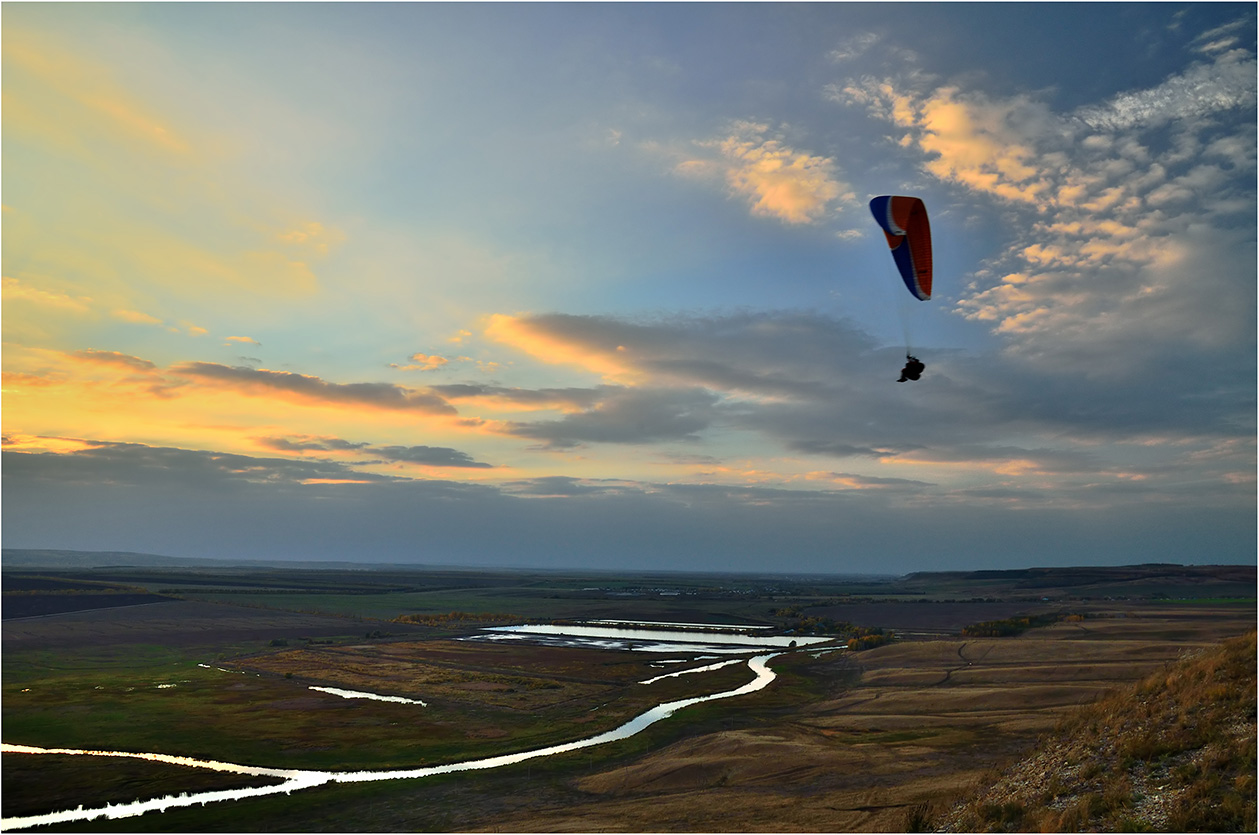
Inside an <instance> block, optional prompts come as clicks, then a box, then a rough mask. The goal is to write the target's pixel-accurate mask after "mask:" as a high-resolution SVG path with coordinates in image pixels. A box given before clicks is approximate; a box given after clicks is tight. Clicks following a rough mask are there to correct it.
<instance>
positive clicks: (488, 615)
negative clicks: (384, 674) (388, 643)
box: [393, 612, 520, 626]
mask: <svg viewBox="0 0 1259 835" xmlns="http://www.w3.org/2000/svg"><path fill="white" fill-rule="evenodd" d="M393 620H394V622H395V623H418V624H420V625H421V626H459V625H461V624H465V623H519V622H520V617H519V616H517V615H504V614H499V613H496V612H445V613H441V614H439V613H433V612H417V613H415V614H412V615H398V617H396V618H394V619H393Z"/></svg>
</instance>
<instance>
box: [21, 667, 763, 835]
mask: <svg viewBox="0 0 1259 835" xmlns="http://www.w3.org/2000/svg"><path fill="white" fill-rule="evenodd" d="M779 654H781V653H777V652H774V653H768V654H765V655H758V656H755V657H753V658H749V659H748V661H747V665H748V668H749V669H750V670H751V671H752V673H754V678H753V679H752V681H750V682H748V683H747V684H745V685H743V686H742V687H736V688H735V689H733V690H726V691H724V692H721V693H713V694H710V695H708V696H696V697H694V698H690V699H681V700H678V701H673V702H665V703H663V704H659V705H657V706H656V707H654V708H652V709H651V710H648V711H647V712H645V713H642V714H640V715H638V716H636V717H634V718H633V719H631V720H630V721H628V722H626V723H625V724H623V725H621V726H620V727H618V728H614V729H613V730H610V731H606V732H604V733H601V734H597V735H596V736H592V737H589V738H586V739H579V740H576V741H574V742H566V743H563V744H561V745H553V746H550V747H548V748H538V749H535V750H533V751H522V752H520V753H516V754H503V755H501V756H497V757H486V758H484V759H479V760H468V761H467V762H461V763H449V764H447V765H437V766H428V767H425V768H413V769H395V770H390V771H307V770H303V769H280V768H263V767H260V766H251V765H237V764H235V763H225V762H217V761H213V760H195V759H192V758H189V757H179V756H174V755H170V754H142V753H134V752H127V751H89V750H80V749H68V748H34V747H31V746H26V745H10V744H7V743H4V744H0V753H12V754H70V755H83V756H97V757H132V758H135V759H142V760H149V761H151V762H160V763H169V764H171V765H182V766H191V767H194V768H206V769H211V770H214V771H224V772H231V773H234V774H246V775H251V776H263V777H275V778H279V779H281V780H283V781H284V782H282V783H278V784H276V785H271V786H255V787H253V788H245V789H227V790H220V791H208V792H197V793H194V794H188V793H183V794H180V795H169V796H166V797H160V798H154V799H150V800H137V801H135V802H133V803H119V804H109V805H106V806H102V807H97V808H92V809H84V808H83V807H82V806H79V807H78V808H77V809H69V810H66V811H63V812H50V813H48V814H44V815H29V816H26V817H12V818H6V819H3V820H0V830H4V831H7V830H13V829H26V828H29V827H33V826H42V825H46V824H53V823H69V822H73V821H90V820H95V819H97V818H102V817H103V818H129V817H136V816H138V815H144V814H147V813H149V812H162V811H165V810H167V809H175V808H180V807H185V806H197V805H205V804H207V803H217V802H219V801H222V800H244V799H246V798H250V797H262V796H264V795H273V794H290V793H292V792H295V791H300V790H302V789H309V788H313V787H315V786H322V785H324V784H327V783H365V782H373V781H377V780H411V779H418V778H421V777H430V776H432V775H435V774H450V773H453V772H457V771H476V770H481V769H489V768H500V767H502V766H505V765H514V764H515V763H521V762H525V761H526V760H532V759H536V758H538V757H549V756H553V755H555V754H564V753H568V752H569V751H577V750H579V749H582V748H590V747H592V746H595V745H602V744H604V743H606V742H613V741H616V740H619V739H627V738H628V737H631V736H633V735H634V734H637V733H639V732H640V731H642V730H643V729H644V728H647V727H650V726H651V725H652V724H654V723H656V722H659V721H660V720H661V719H665V718H667V717H669V716H671V715H673V713H674V712H676V711H678V710H681V709H682V708H684V707H689V706H690V705H695V704H699V703H701V702H711V701H715V700H717V699H728V698H732V697H734V696H743V695H746V694H748V693H754V692H756V691H757V690H761V689H763V688H765V687H766V686H768V685H769V683H770V682H771V681H773V680H774V679H775V678H776V677H777V676H776V674H775V673H774V671H773V670H772V669H770V667H769V661H770V659H771V658H773V657H774V656H776V655H779ZM713 666H714V667H717V666H724V664H722V665H713Z"/></svg>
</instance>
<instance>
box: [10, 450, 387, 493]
mask: <svg viewBox="0 0 1259 835" xmlns="http://www.w3.org/2000/svg"><path fill="white" fill-rule="evenodd" d="M79 443H80V444H81V445H82V448H79V449H75V450H73V451H70V452H62V453H58V452H21V451H6V452H5V471H6V473H5V474H6V478H8V477H9V476H10V475H11V476H12V477H13V478H14V479H15V480H16V481H19V482H23V483H28V484H29V483H55V484H60V485H70V484H81V485H85V486H89V487H95V488H96V489H100V488H101V486H102V485H163V484H182V485H186V486H190V487H195V488H197V489H214V490H222V489H226V488H228V487H229V486H230V485H231V484H233V483H236V484H240V483H252V484H265V485H271V486H279V485H290V486H292V485H301V484H305V483H307V482H316V483H323V482H326V481H329V480H331V481H351V482H360V483H361V482H385V481H392V480H395V479H394V478H393V477H392V476H381V475H374V474H371V473H363V472H359V471H356V470H353V469H351V468H349V467H347V466H346V465H344V464H340V463H336V462H331V461H324V460H312V459H303V460H294V459H288V458H257V457H253V456H248V455H236V454H233V453H227V452H213V451H207V450H190V449H180V448H178V447H157V446H149V445H146V444H137V443H115V442H107V441H90V440H84V441H80V442H79Z"/></svg>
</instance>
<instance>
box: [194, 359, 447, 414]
mask: <svg viewBox="0 0 1259 835" xmlns="http://www.w3.org/2000/svg"><path fill="white" fill-rule="evenodd" d="M170 372H171V373H172V374H175V375H178V376H182V377H191V378H193V379H197V380H203V381H206V382H209V383H212V384H214V385H218V386H222V387H224V388H227V389H230V390H233V391H238V392H241V393H242V394H249V395H254V396H264V397H265V396H273V395H274V396H280V397H287V398H291V399H294V400H297V401H300V402H304V403H314V404H335V405H353V406H365V407H368V408H373V409H387V410H404V411H416V412H420V413H423V414H432V415H453V414H455V409H454V408H453V407H452V406H450V405H449V404H448V403H447V402H446V401H445V400H443V399H442V398H441V397H438V396H437V395H435V394H431V393H429V392H425V391H416V390H414V389H407V388H404V387H402V386H396V385H392V384H390V383H330V382H328V381H327V380H323V379H321V378H319V377H314V376H310V375H307V374H296V373H294V372H291V371H270V370H268V369H264V368H257V369H255V368H246V367H242V366H228V365H219V364H218V363H212V362H185V363H180V364H177V365H174V366H171V368H170Z"/></svg>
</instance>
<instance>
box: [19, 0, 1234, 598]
mask: <svg viewBox="0 0 1259 835" xmlns="http://www.w3.org/2000/svg"><path fill="white" fill-rule="evenodd" d="M2 22H3V28H2V34H3V49H2V52H0V55H2V58H3V75H2V77H0V78H2V84H3V94H4V99H3V122H2V130H3V167H4V175H5V176H4V181H3V227H2V228H3V307H2V312H3V370H4V384H3V401H2V406H3V413H2V420H3V443H4V446H3V454H2V455H0V472H2V480H0V489H2V494H0V501H2V509H3V517H2V523H3V528H2V535H3V543H4V546H5V547H8V548H55V549H82V550H117V551H137V552H147V553H160V554H168V555H172V556H189V557H211V558H231V559H261V560H351V561H363V562H392V563H422V564H445V565H485V566H520V567H551V568H567V567H584V568H600V569H603V568H608V569H626V570H628V569H643V570H661V569H666V570H687V571H752V572H766V571H769V572H788V573H816V572H833V573H884V574H901V573H908V572H912V571H932V570H966V569H1001V568H1021V567H1028V566H1054V565H1118V564H1131V563H1145V562H1171V563H1185V564H1192V563H1198V564H1205V563H1252V562H1253V561H1254V560H1255V559H1256V489H1255V476H1256V457H1255V441H1256V400H1255V393H1256V379H1257V373H1259V371H1257V368H1256V355H1257V346H1256V319H1255V314H1256V275H1257V266H1256V7H1255V5H1254V4H1253V3H1197V2H1192V3H1176V2H1168V3H1164V2H1160V3H1115V4H1110V3H1088V4H1057V3H1050V4H1026V3H1011V4H1003V3H979V4H968V3H939V4H902V3H873V4H863V3H805V4H786V3H781V4H780V3H768V4H760V3H700V4H689V3H663V4H655V3H653V4H636V3H628V4H604V3H595V4H569V3H557V4H550V3H522V4H505V5H500V4H482V3H466V4H465V3H453V4H430V3H382V4H370V3H348V4H340V3H315V4H306V3H277V4H262V3H259V4H254V3H197V4H191V3H188V4H186V3H169V4H168V3H138V4H112V3H83V4H79V3H19V2H12V3H5V5H4V9H3V21H2ZM882 194H903V195H912V196H917V197H920V198H921V199H922V200H923V201H924V203H925V205H926V207H927V211H928V214H929V217H930V222H931V231H932V237H933V246H934V265H935V268H934V272H935V287H934V295H933V298H932V299H931V300H929V301H925V302H920V301H918V300H916V299H914V298H912V297H910V296H909V294H908V293H907V292H906V290H905V288H904V287H903V285H901V283H900V279H899V278H898V277H897V274H896V273H895V268H894V266H893V263H892V258H891V256H890V254H889V250H888V245H887V242H886V239H885V238H884V236H883V233H882V231H881V230H880V229H879V228H878V226H877V225H876V224H875V223H874V221H873V218H872V217H871V215H870V212H869V210H868V208H867V204H868V202H869V200H870V198H872V197H874V196H876V195H882ZM907 352H912V353H914V354H915V355H916V356H918V357H919V358H921V359H922V361H923V362H924V363H925V364H926V371H925V372H924V374H923V376H922V379H921V380H919V381H917V382H906V383H898V382H897V377H898V375H899V371H900V368H901V365H902V364H903V363H904V359H905V354H906V353H907Z"/></svg>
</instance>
